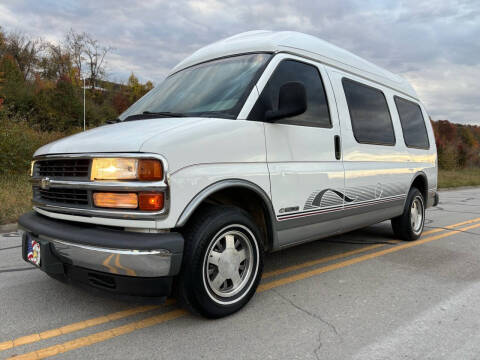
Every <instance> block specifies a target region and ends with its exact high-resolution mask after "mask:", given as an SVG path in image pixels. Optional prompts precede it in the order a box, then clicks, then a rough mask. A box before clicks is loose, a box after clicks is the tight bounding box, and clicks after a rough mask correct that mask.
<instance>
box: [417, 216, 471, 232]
mask: <svg viewBox="0 0 480 360" xmlns="http://www.w3.org/2000/svg"><path fill="white" fill-rule="evenodd" d="M479 221H480V217H478V218H475V219H470V220H466V221H462V222H459V223H456V224H452V225H447V226H444V227H437V228H433V229H432V230H428V231H424V232H423V233H422V236H425V235H430V234H435V233H438V232H442V231H445V229H449V230H450V229H453V228H456V227H458V226H462V225H467V224H471V223H475V222H479Z"/></svg>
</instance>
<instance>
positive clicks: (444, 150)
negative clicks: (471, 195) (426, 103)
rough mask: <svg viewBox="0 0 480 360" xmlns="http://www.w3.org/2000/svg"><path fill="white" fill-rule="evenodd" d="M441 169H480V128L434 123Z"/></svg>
mask: <svg viewBox="0 0 480 360" xmlns="http://www.w3.org/2000/svg"><path fill="white" fill-rule="evenodd" d="M432 126H433V131H434V132H435V142H436V143H437V152H438V165H439V167H440V168H441V169H447V170H450V169H455V168H475V167H480V157H479V155H480V127H479V126H477V125H463V124H454V123H451V122H450V121H448V120H438V121H432Z"/></svg>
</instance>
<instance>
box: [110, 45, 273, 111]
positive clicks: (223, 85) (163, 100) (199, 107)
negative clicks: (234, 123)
mask: <svg viewBox="0 0 480 360" xmlns="http://www.w3.org/2000/svg"><path fill="white" fill-rule="evenodd" d="M270 57H271V55H270V54H247V55H239V56H232V57H228V58H223V59H218V60H213V61H209V62H206V63H203V64H199V65H195V66H193V67H190V68H186V69H184V70H181V71H179V72H177V73H175V74H173V75H171V76H169V77H168V78H166V79H165V80H164V81H163V82H162V83H161V84H160V85H158V86H156V87H155V88H154V89H152V90H151V91H150V92H149V93H148V94H146V95H145V96H143V97H142V98H141V99H140V100H138V101H137V102H136V103H135V104H133V105H132V106H131V107H130V108H128V109H127V110H126V111H125V112H124V113H123V114H121V115H120V117H119V119H120V120H125V119H126V118H127V117H129V116H133V115H140V114H149V113H172V114H181V115H182V116H206V117H222V118H230V119H234V118H236V117H237V116H238V113H239V112H240V110H241V108H242V106H243V103H244V101H245V99H246V98H247V96H248V94H249V93H250V91H251V89H252V88H253V85H254V83H255V81H256V80H257V78H258V76H259V75H260V74H261V71H263V69H264V67H265V66H266V64H267V62H268V60H269V59H270Z"/></svg>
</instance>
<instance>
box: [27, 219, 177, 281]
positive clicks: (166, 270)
mask: <svg viewBox="0 0 480 360" xmlns="http://www.w3.org/2000/svg"><path fill="white" fill-rule="evenodd" d="M18 223H19V229H20V230H21V231H22V232H23V235H22V237H23V239H24V241H25V239H26V237H27V236H29V237H32V238H33V239H35V240H38V242H39V243H40V245H41V255H42V256H41V258H42V259H43V253H45V254H46V255H47V257H46V258H45V260H44V261H45V263H44V264H42V263H41V264H40V269H42V270H44V271H46V272H51V270H50V269H52V268H55V269H58V268H59V266H58V264H54V263H55V262H57V263H59V264H65V265H68V266H74V267H78V268H83V269H87V270H93V271H98V272H101V273H105V274H112V275H122V276H129V277H139V278H140V277H142V278H156V277H171V276H175V275H177V274H178V273H179V271H180V267H181V261H182V253H183V237H182V235H181V234H179V233H173V232H167V233H160V234H150V233H135V232H126V231H119V230H112V229H107V228H99V227H94V226H86V225H85V224H79V223H72V222H67V221H60V220H56V219H51V218H48V217H45V216H42V215H39V214H37V213H35V212H29V213H27V214H24V215H22V216H21V217H20V219H19V221H18ZM24 258H25V254H24ZM53 265H56V267H53ZM55 271H57V270H55Z"/></svg>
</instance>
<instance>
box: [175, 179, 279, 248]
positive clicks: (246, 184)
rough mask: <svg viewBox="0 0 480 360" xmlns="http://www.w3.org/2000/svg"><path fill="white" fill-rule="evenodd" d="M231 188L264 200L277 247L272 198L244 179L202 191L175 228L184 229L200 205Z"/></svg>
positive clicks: (270, 231) (229, 180) (224, 182)
mask: <svg viewBox="0 0 480 360" xmlns="http://www.w3.org/2000/svg"><path fill="white" fill-rule="evenodd" d="M231 187H243V188H246V189H249V190H252V191H254V192H255V193H256V194H257V195H259V196H260V198H261V199H262V200H263V203H264V204H265V208H266V209H267V219H266V220H267V222H268V223H267V227H268V229H267V230H268V233H270V236H271V241H272V246H273V247H275V245H276V244H277V231H276V217H275V212H274V210H273V206H272V202H271V200H270V197H269V196H268V195H267V193H266V192H265V191H264V190H263V189H262V188H261V187H259V186H258V185H256V184H254V183H252V182H250V181H247V180H242V179H227V180H220V181H218V182H216V183H213V184H211V185H209V186H207V187H206V188H204V189H203V190H201V191H200V192H199V193H198V194H197V195H195V196H194V197H193V199H192V200H191V201H190V202H189V203H188V205H187V206H186V207H185V209H184V210H183V212H182V214H181V215H180V217H179V218H178V220H177V223H176V225H175V227H182V226H184V225H185V224H186V223H187V221H188V219H189V218H190V216H191V215H192V214H193V213H194V211H195V210H196V209H197V208H198V206H200V204H201V203H202V202H203V201H204V200H205V199H206V198H208V197H209V196H210V195H212V194H214V193H216V192H217V191H219V190H223V189H226V188H231Z"/></svg>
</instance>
